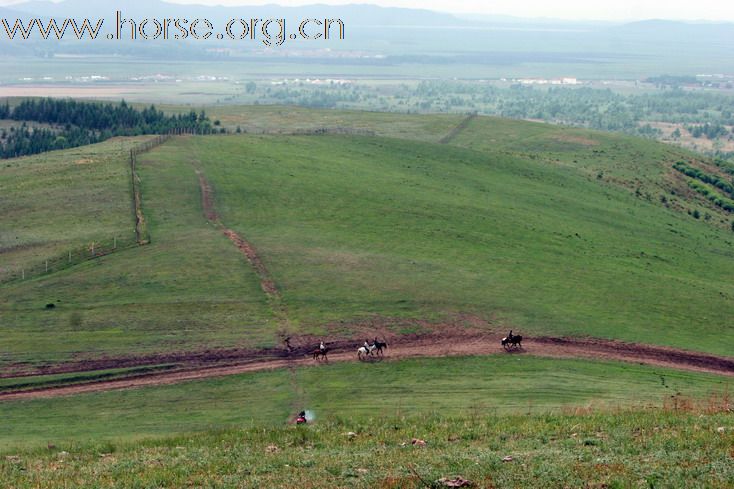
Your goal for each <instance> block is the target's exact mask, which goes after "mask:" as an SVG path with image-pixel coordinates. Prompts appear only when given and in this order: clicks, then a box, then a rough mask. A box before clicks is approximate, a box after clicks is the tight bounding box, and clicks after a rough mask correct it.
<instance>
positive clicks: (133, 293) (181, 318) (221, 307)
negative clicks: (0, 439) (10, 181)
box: [0, 147, 276, 364]
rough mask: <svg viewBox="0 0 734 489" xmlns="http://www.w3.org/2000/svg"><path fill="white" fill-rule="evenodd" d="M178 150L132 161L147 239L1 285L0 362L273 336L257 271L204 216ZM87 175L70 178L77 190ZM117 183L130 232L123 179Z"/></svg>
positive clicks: (257, 341)
mask: <svg viewBox="0 0 734 489" xmlns="http://www.w3.org/2000/svg"><path fill="white" fill-rule="evenodd" d="M171 149H174V148H173V147H172V148H171ZM64 153H65V152H61V153H52V154H53V155H55V156H57V158H58V156H59V155H63V154H64ZM181 156H182V155H181V154H178V156H174V157H173V158H171V159H170V161H167V162H166V163H160V164H159V163H157V161H156V160H150V162H148V160H146V162H145V163H140V164H139V167H138V174H139V175H140V178H141V188H142V193H143V208H144V212H145V215H146V219H147V220H148V227H149V229H150V231H151V233H152V236H153V242H152V244H150V245H147V246H142V247H136V248H132V249H127V250H124V251H120V252H117V253H113V254H111V255H108V256H105V257H102V258H98V259H96V260H94V261H89V262H85V263H82V264H80V265H77V266H75V267H72V268H68V269H65V270H62V271H60V272H57V273H54V274H51V275H48V276H42V277H38V278H34V279H32V280H26V281H22V282H19V281H15V282H11V283H7V284H3V285H0V288H2V294H0V314H1V315H2V317H3V320H2V321H0V332H1V333H2V336H3V348H2V351H1V352H0V364H2V363H14V362H19V361H21V362H28V363H31V364H39V363H45V362H55V361H63V360H69V359H72V358H79V357H99V356H106V355H114V356H124V355H128V354H133V353H134V354H140V353H143V354H152V353H160V352H170V351H181V350H192V349H201V348H202V347H208V348H216V347H222V346H229V347H232V346H241V345H247V346H259V345H271V344H273V342H274V341H275V339H274V338H275V335H274V330H275V329H276V328H275V327H273V326H271V325H269V323H268V321H269V320H270V318H271V314H270V311H269V309H268V306H267V304H266V300H265V297H264V296H263V294H262V292H261V290H260V286H259V281H258V279H257V276H256V275H255V274H254V272H253V271H252V270H251V268H250V267H249V266H248V265H247V262H246V261H245V260H244V259H243V257H242V255H241V254H240V253H239V252H238V251H237V250H236V249H235V248H234V246H232V244H231V243H230V242H229V240H228V239H227V238H226V237H224V236H223V235H222V234H221V232H219V231H217V230H216V229H214V228H213V227H211V226H210V225H209V224H208V223H207V221H206V219H205V218H204V216H203V214H202V211H201V205H200V199H199V190H198V179H197V177H196V175H195V174H194V172H193V169H192V167H191V166H190V164H189V163H188V162H187V161H186V159H185V158H182V157H181ZM124 168H125V167H123V171H124ZM124 177H125V178H129V174H127V175H124ZM94 185H95V182H94V181H93V180H92V181H77V186H78V187H80V188H81V190H79V191H80V192H81V191H82V190H89V191H90V192H91V191H92V189H94V188H95V187H94ZM120 185H121V186H122V190H124V192H126V193H125V194H124V195H122V196H121V199H122V207H123V208H124V217H125V219H126V221H125V225H126V226H127V228H126V229H127V231H128V232H130V233H132V232H133V231H132V230H133V221H132V215H131V207H130V206H131V201H130V195H129V187H128V181H127V180H124V181H122V182H121V183H120ZM103 201H104V202H106V200H105V199H103ZM65 212H66V211H65V209H64V208H62V209H60V210H59V211H58V214H59V215H66V214H65ZM49 215H50V216H51V215H54V213H53V211H52V210H49ZM69 219H73V215H72V216H70V217H69ZM49 302H54V303H55V304H56V307H55V308H54V309H53V310H47V309H45V304H47V303H49Z"/></svg>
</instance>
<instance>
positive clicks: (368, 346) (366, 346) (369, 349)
mask: <svg viewBox="0 0 734 489" xmlns="http://www.w3.org/2000/svg"><path fill="white" fill-rule="evenodd" d="M362 346H364V349H365V350H367V353H372V347H371V346H370V342H369V340H364V345H362Z"/></svg>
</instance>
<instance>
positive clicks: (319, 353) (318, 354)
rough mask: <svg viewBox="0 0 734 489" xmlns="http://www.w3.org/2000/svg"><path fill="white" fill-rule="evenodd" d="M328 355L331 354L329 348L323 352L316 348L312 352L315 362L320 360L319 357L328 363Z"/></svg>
mask: <svg viewBox="0 0 734 489" xmlns="http://www.w3.org/2000/svg"><path fill="white" fill-rule="evenodd" d="M327 353H329V348H324V349H323V350H322V349H321V348H316V349H315V350H314V351H312V352H311V355H312V356H313V359H314V360H319V357H321V359H322V360H326V361H327V362H328V361H329V358H328V357H327V356H326V354H327Z"/></svg>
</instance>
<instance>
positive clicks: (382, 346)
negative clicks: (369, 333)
mask: <svg viewBox="0 0 734 489" xmlns="http://www.w3.org/2000/svg"><path fill="white" fill-rule="evenodd" d="M373 346H374V347H375V352H376V354H377V355H382V354H383V350H384V349H385V348H387V342H382V341H379V340H378V339H377V338H375V342H374V343H373Z"/></svg>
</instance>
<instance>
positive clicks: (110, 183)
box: [0, 138, 146, 280]
mask: <svg viewBox="0 0 734 489" xmlns="http://www.w3.org/2000/svg"><path fill="white" fill-rule="evenodd" d="M144 140H146V138H115V139H112V140H109V141H107V142H104V143H101V144H95V145H92V146H85V147H81V148H75V149H72V150H68V151H53V152H50V153H44V154H41V155H36V156H29V157H24V158H16V159H11V160H3V162H2V164H1V165H0V178H1V179H2V192H0V215H2V230H0V254H1V257H0V280H4V279H5V278H7V277H8V276H9V275H10V274H11V273H12V272H14V271H17V270H18V269H21V268H24V267H26V268H28V267H32V266H37V265H40V264H41V262H42V261H43V260H45V259H47V258H55V257H56V256H57V255H63V254H65V253H67V252H68V251H70V250H72V249H73V250H74V251H76V250H77V248H79V247H83V246H86V245H89V244H90V243H91V242H94V241H102V240H104V241H112V239H113V238H115V237H117V238H118V239H119V240H120V241H123V240H131V239H134V237H135V234H134V221H133V217H132V211H131V200H130V199H131V197H130V188H129V185H130V169H129V165H128V163H127V160H126V159H125V155H126V154H127V153H128V152H129V151H130V148H131V147H132V146H134V145H136V144H140V142H141V141H144Z"/></svg>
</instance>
